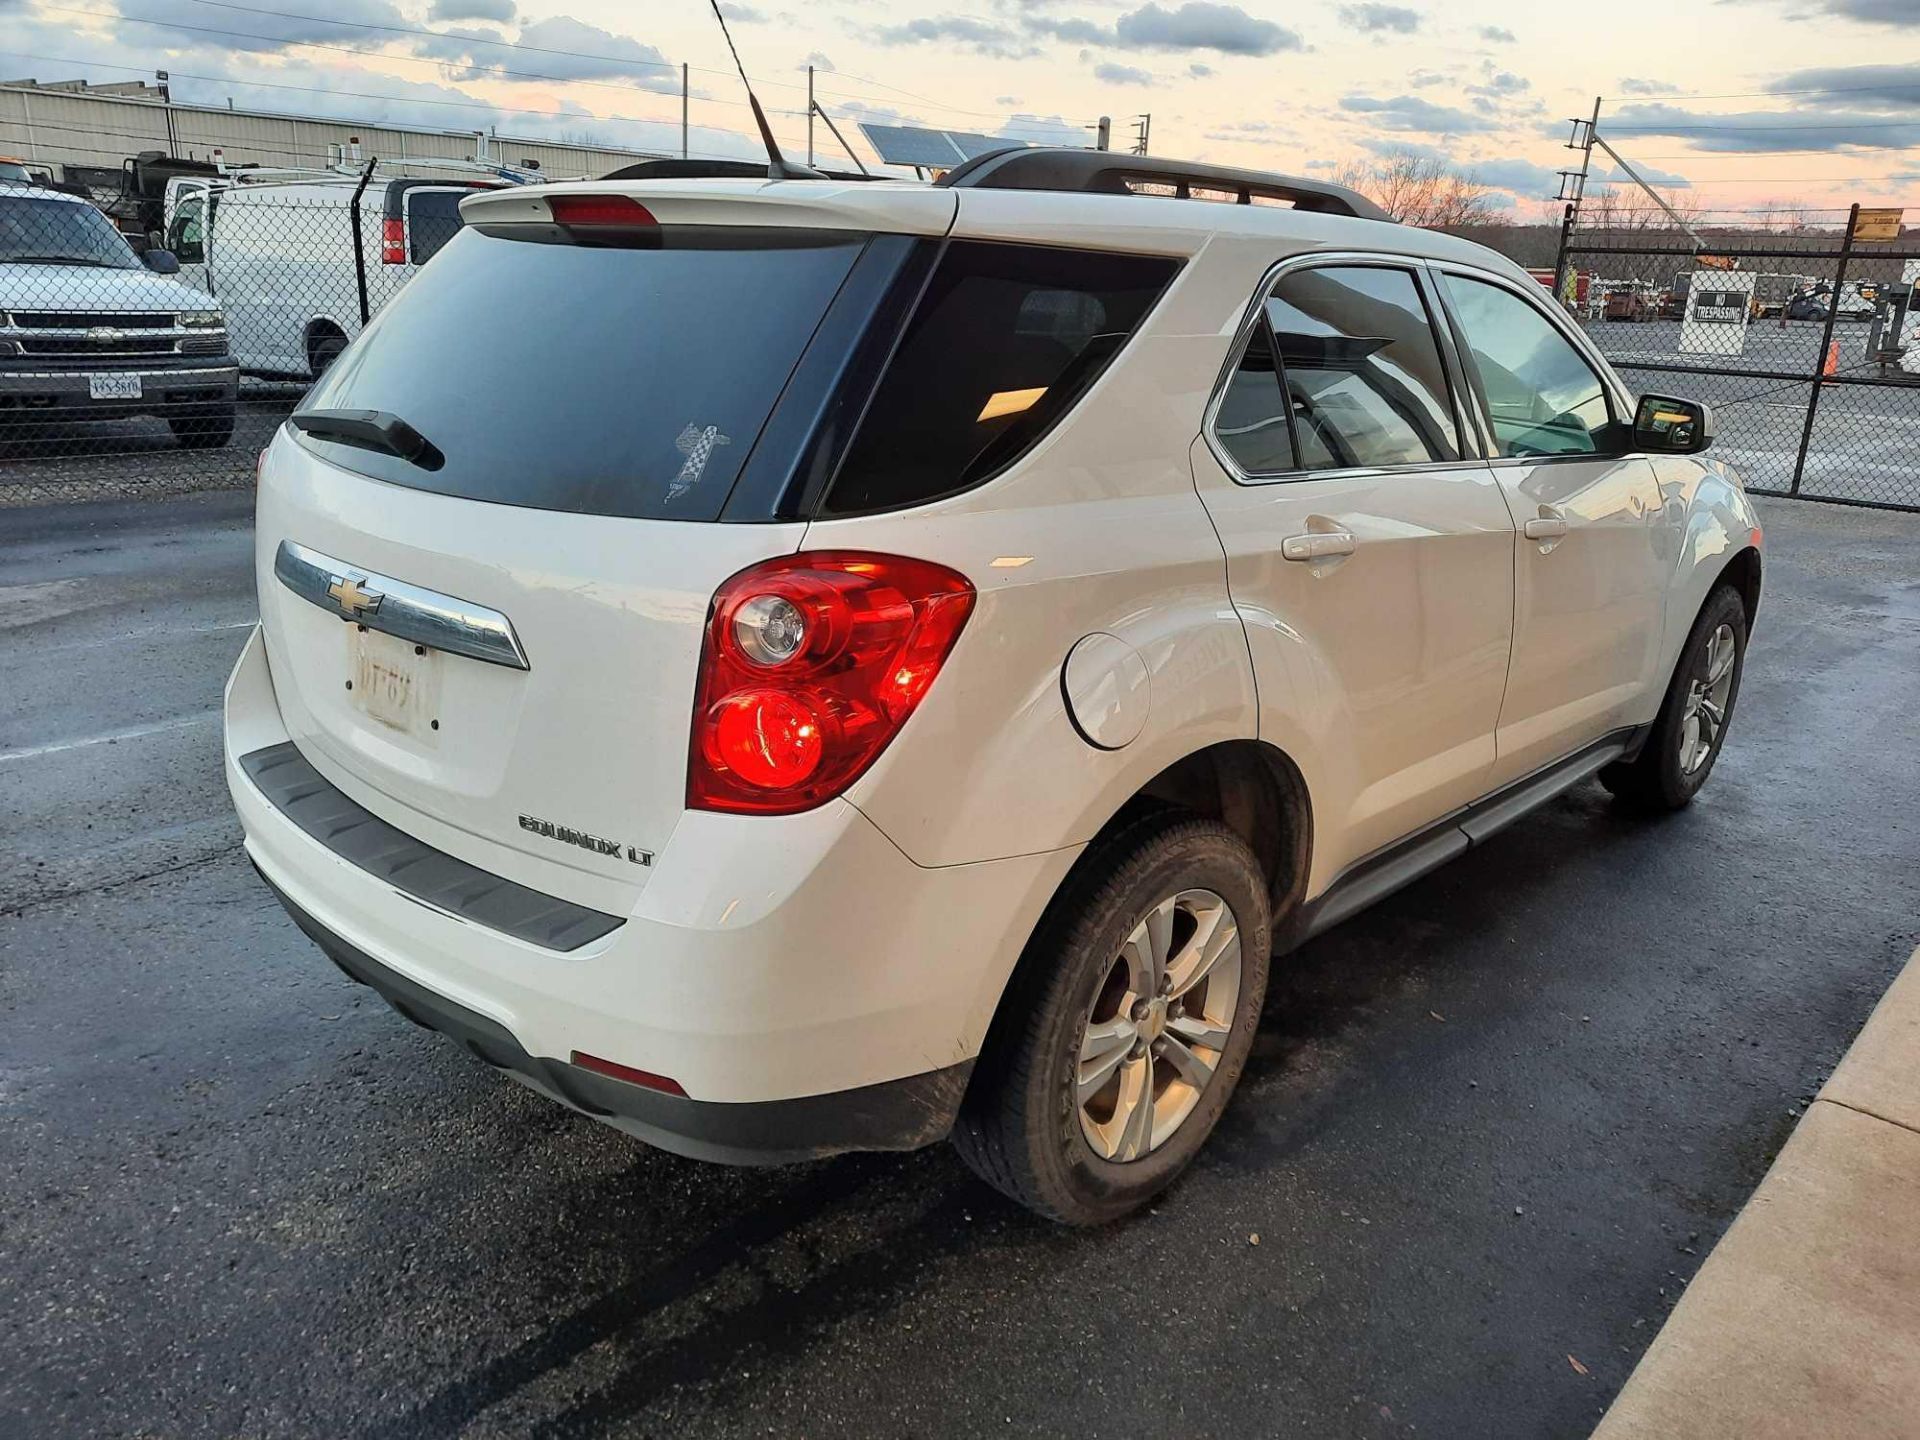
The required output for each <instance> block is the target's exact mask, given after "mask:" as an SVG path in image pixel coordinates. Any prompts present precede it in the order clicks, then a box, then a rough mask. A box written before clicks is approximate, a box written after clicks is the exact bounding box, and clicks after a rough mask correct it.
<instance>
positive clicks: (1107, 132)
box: [1093, 115, 1113, 150]
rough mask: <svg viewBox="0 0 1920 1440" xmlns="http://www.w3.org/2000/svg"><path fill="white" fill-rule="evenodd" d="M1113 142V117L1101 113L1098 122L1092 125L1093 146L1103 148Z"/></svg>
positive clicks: (1097, 148)
mask: <svg viewBox="0 0 1920 1440" xmlns="http://www.w3.org/2000/svg"><path fill="white" fill-rule="evenodd" d="M1112 144H1113V117H1112V116H1111V115H1102V116H1101V117H1100V123H1099V124H1098V125H1096V126H1094V127H1093V148H1094V149H1096V150H1105V149H1106V148H1108V147H1109V146H1110V145H1112Z"/></svg>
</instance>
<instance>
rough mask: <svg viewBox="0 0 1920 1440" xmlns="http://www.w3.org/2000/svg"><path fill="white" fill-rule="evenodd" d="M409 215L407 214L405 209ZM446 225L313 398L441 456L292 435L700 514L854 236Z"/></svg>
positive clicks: (759, 416)
mask: <svg viewBox="0 0 1920 1440" xmlns="http://www.w3.org/2000/svg"><path fill="white" fill-rule="evenodd" d="M420 218H421V217H420V216H419V214H418V212H416V215H415V219H416V222H417V221H418V220H419V219H420ZM516 228H520V229H525V230H528V231H530V232H531V233H529V234H526V235H524V236H519V235H516V236H514V237H513V238H507V237H503V236H500V235H494V234H487V233H485V232H482V231H480V230H476V229H474V228H472V227H470V226H469V227H467V228H465V229H462V230H460V231H459V232H458V233H457V234H455V235H454V236H453V238H452V239H451V240H449V241H448V242H447V244H446V246H445V248H444V249H443V250H442V251H441V252H440V254H439V255H437V256H436V257H435V258H434V261H433V263H432V264H431V265H426V266H423V267H422V268H421V270H420V272H419V273H418V274H417V275H415V276H414V277H413V278H412V279H411V280H409V281H408V282H407V284H406V287H405V288H404V289H403V290H401V292H400V293H399V295H397V296H396V297H395V298H394V300H393V302H392V303H391V304H389V305H388V306H387V307H386V309H384V310H382V311H381V312H380V314H379V316H378V317H377V318H376V319H375V320H374V322H373V324H372V325H370V326H368V327H367V330H366V332H365V333H364V334H363V335H362V336H361V337H360V339H359V340H357V341H356V342H355V343H354V344H353V346H352V347H351V348H350V349H349V350H348V351H347V352H346V353H345V354H344V355H342V356H341V357H340V359H339V360H337V361H335V362H334V364H333V365H332V367H331V368H329V369H328V371H327V373H326V376H325V377H324V378H323V379H322V380H320V381H319V383H318V384H316V385H315V386H314V388H313V390H312V391H311V392H310V393H309V394H308V396H307V399H306V401H305V405H304V408H305V409H306V410H375V411H383V412H385V413H387V414H389V415H392V416H396V417H398V418H399V419H400V420H402V421H404V422H405V423H406V424H407V425H409V426H411V427H412V428H413V429H414V430H415V431H417V432H419V434H420V435H422V436H424V437H426V439H427V440H428V441H430V442H431V443H432V444H433V445H434V446H435V447H436V448H437V449H438V450H439V451H441V452H442V453H443V454H444V456H445V463H444V464H443V465H442V466H441V467H440V468H438V469H435V470H431V471H429V470H425V469H422V468H421V467H420V466H418V465H415V464H413V463H411V462H410V461H408V460H406V459H404V458H401V457H399V456H397V455H392V454H382V453H380V452H378V451H374V450H367V449H362V448H353V447H350V446H348V445H345V444H342V443H340V442H339V441H337V440H330V439H326V438H323V437H320V436H317V435H311V434H308V435H302V436H301V437H300V443H302V444H303V445H309V446H312V447H314V448H315V449H317V450H319V451H320V453H322V454H324V455H326V457H327V458H328V459H329V460H331V461H333V462H334V463H335V464H337V465H341V466H344V467H346V468H348V469H352V470H358V471H360V472H362V473H363V474H368V475H372V476H374V477H376V478H378V479H381V480H386V481H389V482H391V483H393V484H396V485H407V486H411V487H414V488H417V489H425V490H435V491H439V492H441V493H443V494H449V495H460V496H465V497H466V498H468V499H473V500H492V501H497V502H500V503H503V504H508V505H526V506H532V507H534V508H537V509H542V510H572V511H581V512H585V513H588V514H595V515H623V516H642V517H654V518H662V519H683V520H711V519H713V518H715V517H716V516H718V515H719V513H720V510H721V507H722V506H723V505H724V504H725V503H726V499H727V495H728V493H729V492H730V491H731V490H732V488H733V482H734V480H735V479H736V478H737V477H738V476H739V474H740V470H741V467H742V466H743V465H744V464H745V463H746V460H747V458H748V456H749V455H750V454H751V453H752V451H753V448H754V441H755V439H756V438H757V437H758V436H759V434H760V430H761V427H762V426H763V425H765V423H766V420H767V416H768V414H769V413H770V412H771V411H772V409H773V406H774V402H775V401H776V400H778V399H779V398H780V394H781V391H782V389H783V388H784V387H785V385H786V383H787V379H788V376H789V375H791V374H792V373H793V369H794V365H795V363H796V362H797V361H798V360H799V358H800V355H801V352H802V351H803V350H805V349H806V347H807V344H808V341H809V340H810V339H811V338H812V336H813V333H814V331H815V329H816V328H817V327H818V326H819V324H820V321H821V317H822V316H823V315H824V314H825V313H826V311H827V309H828V307H829V306H830V305H831V304H832V302H833V299H834V296H835V295H836V294H837V293H838V292H839V290H840V287H841V284H842V282H843V281H845V279H846V278H847V274H848V272H849V270H851V268H852V267H853V263H854V261H855V259H856V258H857V257H858V256H859V255H860V252H861V250H862V249H863V248H864V247H865V245H866V243H867V237H866V236H863V235H849V234H844V233H840V232H837V231H825V230H797V229H793V230H771V229H766V230H762V229H745V228H732V229H717V228H715V229H708V228H705V227H696V226H676V227H667V228H663V229H662V230H661V231H659V232H658V233H657V234H655V235H653V236H651V237H649V238H648V241H647V243H643V244H631V245H629V244H587V243H580V244H573V243H567V237H566V236H565V235H564V234H562V233H560V232H558V231H549V230H545V229H539V230H535V229H533V227H516Z"/></svg>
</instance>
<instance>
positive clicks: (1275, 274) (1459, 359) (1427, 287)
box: [1200, 250, 1492, 485]
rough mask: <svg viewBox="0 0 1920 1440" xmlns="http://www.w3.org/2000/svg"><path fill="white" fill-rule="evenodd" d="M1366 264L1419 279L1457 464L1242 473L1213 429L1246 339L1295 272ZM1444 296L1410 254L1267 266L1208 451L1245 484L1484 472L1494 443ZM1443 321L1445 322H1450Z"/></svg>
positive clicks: (1208, 422)
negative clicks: (1471, 394)
mask: <svg viewBox="0 0 1920 1440" xmlns="http://www.w3.org/2000/svg"><path fill="white" fill-rule="evenodd" d="M1358 265H1364V266H1370V267H1372V268H1374V269H1381V270H1404V271H1407V272H1408V273H1409V274H1411V275H1412V277H1413V283H1414V287H1415V288H1416V289H1417V290H1418V291H1419V292H1420V299H1421V302H1422V303H1423V304H1424V305H1425V306H1426V307H1427V324H1428V326H1429V327H1430V328H1431V329H1432V331H1433V337H1434V345H1435V348H1437V349H1438V350H1439V352H1440V368H1441V372H1442V375H1443V376H1444V378H1445V380H1446V385H1447V403H1448V406H1449V408H1450V410H1451V412H1452V414H1453V423H1454V428H1455V430H1456V431H1457V432H1458V435H1459V441H1460V458H1459V459H1458V460H1421V461H1412V462H1409V463H1407V464H1405V465H1342V466H1336V467H1323V468H1321V469H1317V470H1315V469H1306V468H1302V467H1300V466H1298V465H1296V466H1295V467H1294V468H1292V469H1290V470H1260V471H1249V470H1246V469H1243V468H1242V467H1241V465H1240V462H1239V461H1237V460H1235V459H1234V458H1233V455H1232V454H1231V453H1230V452H1229V451H1228V449H1227V447H1226V444H1225V442H1224V441H1222V440H1221V439H1220V437H1219V435H1218V434H1217V433H1216V431H1215V427H1214V422H1215V421H1216V420H1217V419H1218V418H1219V414H1220V407H1221V404H1222V403H1223V402H1224V401H1225V399H1226V395H1227V386H1228V385H1229V384H1230V383H1231V382H1232V380H1233V375H1234V372H1235V371H1236V370H1237V369H1238V368H1239V366H1240V357H1241V355H1242V354H1243V353H1244V352H1245V350H1246V346H1247V341H1248V340H1249V338H1251V336H1252V333H1253V330H1254V327H1255V326H1256V325H1265V324H1266V323H1267V298H1268V297H1269V296H1270V295H1272V294H1273V288H1274V286H1276V285H1278V284H1279V283H1280V281H1281V279H1282V278H1283V277H1285V276H1286V275H1289V274H1291V273H1293V272H1294V271H1296V270H1319V269H1326V268H1328V267H1334V268H1340V269H1350V268H1352V267H1354V266H1358ZM1442 298H1443V297H1442V296H1441V294H1440V292H1439V287H1438V286H1437V285H1436V284H1435V283H1434V280H1433V276H1432V275H1431V274H1429V273H1428V261H1427V260H1426V259H1424V258H1423V257H1421V256H1418V255H1408V254H1404V253H1396V252H1393V251H1387V250H1315V251H1312V252H1309V253H1307V254H1303V255H1291V256H1288V257H1287V258H1286V259H1284V260H1280V261H1277V262H1276V263H1275V264H1273V265H1271V266H1269V267H1268V269H1267V271H1266V273H1265V274H1264V275H1262V276H1261V278H1260V283H1259V285H1258V286H1257V287H1255V289H1254V292H1253V296H1252V298H1251V299H1250V300H1249V301H1248V302H1247V308H1246V313H1245V314H1244V315H1243V316H1242V317H1241V320H1240V325H1239V328H1238V329H1236V330H1235V331H1234V337H1233V344H1232V345H1231V346H1230V347H1229V348H1228V350H1227V359H1226V363H1225V364H1224V365H1222V366H1221V369H1220V374H1219V377H1218V378H1217V379H1216V380H1215V381H1214V385H1213V393H1212V395H1211V396H1210V397H1209V398H1208V400H1207V408H1206V411H1205V412H1204V416H1203V418H1202V421H1201V426H1200V433H1201V435H1202V436H1203V437H1204V438H1205V440H1206V442H1207V448H1208V449H1209V450H1211V451H1212V452H1213V458H1214V459H1215V460H1217V461H1219V462H1220V465H1221V468H1223V469H1224V470H1225V471H1226V472H1227V474H1228V475H1229V476H1230V477H1232V479H1233V481H1234V483H1236V484H1239V485H1275V484H1291V483H1295V482H1298V481H1302V480H1346V479H1362V478H1365V477H1367V476H1370V475H1401V474H1407V473H1410V472H1414V471H1418V472H1420V473H1422V474H1425V473H1427V472H1429V471H1435V470H1463V469H1474V468H1479V467H1483V466H1485V465H1486V464H1487V463H1488V459H1487V457H1488V456H1489V455H1490V454H1491V453H1492V449H1491V446H1489V444H1488V443H1487V442H1488V437H1487V435H1486V433H1485V432H1484V431H1483V430H1482V428H1481V422H1480V416H1479V414H1478V413H1477V409H1478V406H1477V404H1476V405H1469V404H1468V403H1467V400H1466V394H1467V392H1466V388H1465V385H1466V372H1465V367H1464V359H1463V356H1462V355H1461V353H1460V351H1459V348H1458V346H1457V344H1456V342H1455V339H1454V334H1453V329H1452V323H1453V322H1452V317H1451V315H1449V314H1448V313H1447V312H1446V311H1445V310H1444V309H1442V308H1441V302H1442ZM1442 317H1445V318H1444V319H1443V318H1442ZM1267 339H1268V343H1269V344H1272V345H1273V363H1274V370H1275V373H1276V374H1277V375H1278V376H1279V379H1280V386H1281V394H1282V395H1283V396H1285V395H1286V393H1287V392H1286V362H1285V361H1284V360H1282V359H1281V358H1280V347H1279V345H1278V344H1277V343H1275V342H1274V340H1273V335H1272V332H1271V330H1269V332H1268V336H1267ZM1287 429H1288V432H1289V433H1290V434H1291V433H1294V423H1293V408H1292V405H1291V403H1289V404H1288V407H1287ZM1299 456H1300V448H1299V444H1298V440H1297V438H1296V441H1295V445H1294V458H1295V460H1296V461H1297V460H1298V459H1299Z"/></svg>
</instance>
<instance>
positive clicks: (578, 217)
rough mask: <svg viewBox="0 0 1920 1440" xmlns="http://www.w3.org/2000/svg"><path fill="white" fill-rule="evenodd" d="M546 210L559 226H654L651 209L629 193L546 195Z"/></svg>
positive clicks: (654, 221)
mask: <svg viewBox="0 0 1920 1440" xmlns="http://www.w3.org/2000/svg"><path fill="white" fill-rule="evenodd" d="M547 209H548V210H550V211H552V212H553V218H554V221H555V223H557V224H560V225H626V226H633V225H655V224H658V223H659V222H658V221H656V220H655V219H654V218H653V212H652V211H650V210H649V209H647V207H646V206H644V205H642V204H641V203H640V202H639V201H638V200H635V199H634V198H633V197H632V196H631V195H549V196H548V197H547Z"/></svg>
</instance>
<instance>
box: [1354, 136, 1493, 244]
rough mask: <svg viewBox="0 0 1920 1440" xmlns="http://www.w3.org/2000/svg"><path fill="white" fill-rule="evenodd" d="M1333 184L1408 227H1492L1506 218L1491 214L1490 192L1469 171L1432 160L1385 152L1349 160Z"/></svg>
mask: <svg viewBox="0 0 1920 1440" xmlns="http://www.w3.org/2000/svg"><path fill="white" fill-rule="evenodd" d="M1334 178H1335V179H1336V180H1338V181H1339V182H1340V183H1341V184H1342V185H1345V186H1347V187H1348V188H1349V189H1351V190H1358V191H1359V192H1360V193H1361V194H1362V195H1365V196H1366V197H1367V198H1368V199H1369V200H1371V201H1373V202H1374V204H1376V205H1378V206H1379V207H1380V208H1381V209H1382V210H1385V211H1386V212H1387V213H1388V214H1389V215H1391V216H1393V218H1394V219H1396V220H1398V221H1400V222H1402V223H1403V224H1407V225H1421V226H1424V227H1426V228H1427V229H1430V230H1447V229H1453V228H1456V227H1459V226H1462V225H1497V224H1500V223H1501V222H1502V221H1503V220H1504V219H1505V218H1506V217H1505V216H1503V215H1502V214H1501V213H1500V212H1499V211H1498V210H1497V209H1495V208H1494V205H1493V198H1492V191H1491V190H1490V189H1489V188H1488V187H1487V186H1485V185H1483V184H1481V183H1480V181H1479V179H1478V178H1477V177H1476V176H1475V175H1474V174H1473V172H1472V171H1470V170H1458V169H1455V168H1454V167H1453V166H1451V165H1449V164H1447V163H1446V161H1444V160H1442V159H1440V158H1439V157H1438V156H1434V155H1422V154H1418V153H1417V152H1415V151H1412V150H1395V151H1389V152H1388V153H1386V154H1384V155H1379V156H1376V157H1374V158H1371V159H1365V160H1350V161H1348V162H1347V163H1346V164H1345V165H1343V166H1341V167H1340V169H1338V170H1337V171H1335V172H1334Z"/></svg>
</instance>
